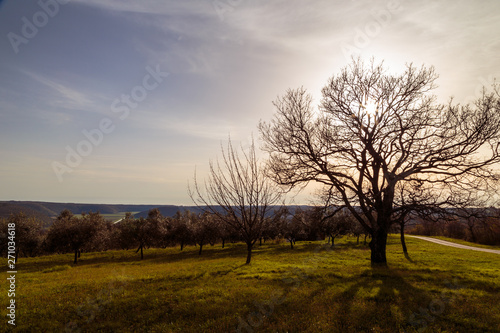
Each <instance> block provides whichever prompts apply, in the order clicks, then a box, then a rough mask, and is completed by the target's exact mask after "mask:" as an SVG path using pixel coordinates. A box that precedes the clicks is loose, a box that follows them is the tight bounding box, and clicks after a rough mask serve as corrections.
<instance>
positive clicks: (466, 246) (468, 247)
mask: <svg viewBox="0 0 500 333" xmlns="http://www.w3.org/2000/svg"><path fill="white" fill-rule="evenodd" d="M406 237H413V238H419V239H423V240H426V241H428V242H433V243H437V244H441V245H446V246H452V247H458V248H460V249H467V250H474V251H482V252H489V253H496V254H500V250H491V249H483V248H481V247H474V246H468V245H462V244H457V243H452V242H447V241H444V240H440V239H436V238H432V237H425V236H411V235H406Z"/></svg>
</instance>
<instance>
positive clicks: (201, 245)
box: [198, 243, 203, 255]
mask: <svg viewBox="0 0 500 333" xmlns="http://www.w3.org/2000/svg"><path fill="white" fill-rule="evenodd" d="M202 249H203V243H200V251H199V252H198V255H201V250H202Z"/></svg>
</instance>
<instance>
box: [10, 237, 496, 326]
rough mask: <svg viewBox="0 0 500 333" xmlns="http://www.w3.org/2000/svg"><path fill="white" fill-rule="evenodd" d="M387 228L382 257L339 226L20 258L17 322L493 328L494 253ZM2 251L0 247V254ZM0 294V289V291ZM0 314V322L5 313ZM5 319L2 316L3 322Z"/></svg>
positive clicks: (114, 324) (494, 322)
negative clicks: (333, 230)
mask: <svg viewBox="0 0 500 333" xmlns="http://www.w3.org/2000/svg"><path fill="white" fill-rule="evenodd" d="M408 247H409V251H410V256H411V261H409V260H407V259H405V257H404V256H403V254H402V252H401V244H400V242H399V238H398V236H395V235H394V236H389V241H388V247H387V248H388V258H389V268H387V269H374V268H371V267H370V261H369V255H370V254H369V249H368V246H367V245H362V244H359V245H357V244H356V239H355V238H343V239H341V240H339V242H338V244H337V246H336V247H335V248H334V249H331V248H330V246H329V245H327V244H326V243H325V242H324V241H318V242H297V246H296V248H295V249H294V250H291V249H290V248H289V246H288V245H287V244H283V243H279V244H276V243H271V242H269V243H266V244H264V245H263V246H259V247H257V249H256V251H255V256H254V260H255V261H253V262H252V264H251V265H243V263H244V259H245V245H244V244H241V243H240V244H239V243H236V244H227V246H226V247H225V248H221V246H220V244H217V245H215V246H213V247H207V248H206V250H205V252H204V253H203V254H202V255H198V251H197V248H195V247H194V246H188V247H186V248H185V249H184V250H183V251H179V248H178V247H176V248H166V249H148V250H147V251H146V254H145V258H144V260H142V261H141V260H139V256H138V254H137V253H135V248H134V249H131V250H129V251H107V252H103V253H83V254H82V257H81V261H80V263H79V264H78V265H71V261H72V255H71V254H64V255H52V256H44V257H37V258H21V260H20V261H19V263H18V270H19V272H22V275H19V282H20V283H22V288H19V290H18V291H17V292H16V301H18V302H16V309H17V314H18V316H17V319H16V320H17V325H18V326H17V329H18V330H19V331H22V332H34V331H36V332H62V331H66V332H217V333H218V332H235V331H238V330H239V331H240V332H311V333H312V332H400V333H403V332H406V333H410V332H424V331H425V332H483V333H484V332H499V329H500V281H499V279H498V276H499V274H500V270H499V267H500V256H499V255H496V254H491V253H482V252H476V251H469V250H462V249H456V248H450V247H446V246H442V245H438V244H434V243H429V242H426V241H423V240H419V239H414V238H412V239H408ZM2 260H3V262H2V263H6V259H2ZM0 302H1V303H2V304H7V302H8V298H7V293H1V294H0ZM3 325H6V324H5V322H4V323H3ZM4 327H5V326H4Z"/></svg>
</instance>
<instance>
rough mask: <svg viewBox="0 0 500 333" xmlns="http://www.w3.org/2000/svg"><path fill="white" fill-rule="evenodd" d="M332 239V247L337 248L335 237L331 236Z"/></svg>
mask: <svg viewBox="0 0 500 333" xmlns="http://www.w3.org/2000/svg"><path fill="white" fill-rule="evenodd" d="M330 238H331V239H332V245H331V246H330V247H334V246H335V237H333V236H330Z"/></svg>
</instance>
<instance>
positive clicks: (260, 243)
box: [259, 237, 262, 245]
mask: <svg viewBox="0 0 500 333" xmlns="http://www.w3.org/2000/svg"><path fill="white" fill-rule="evenodd" d="M259 245H262V237H260V238H259Z"/></svg>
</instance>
